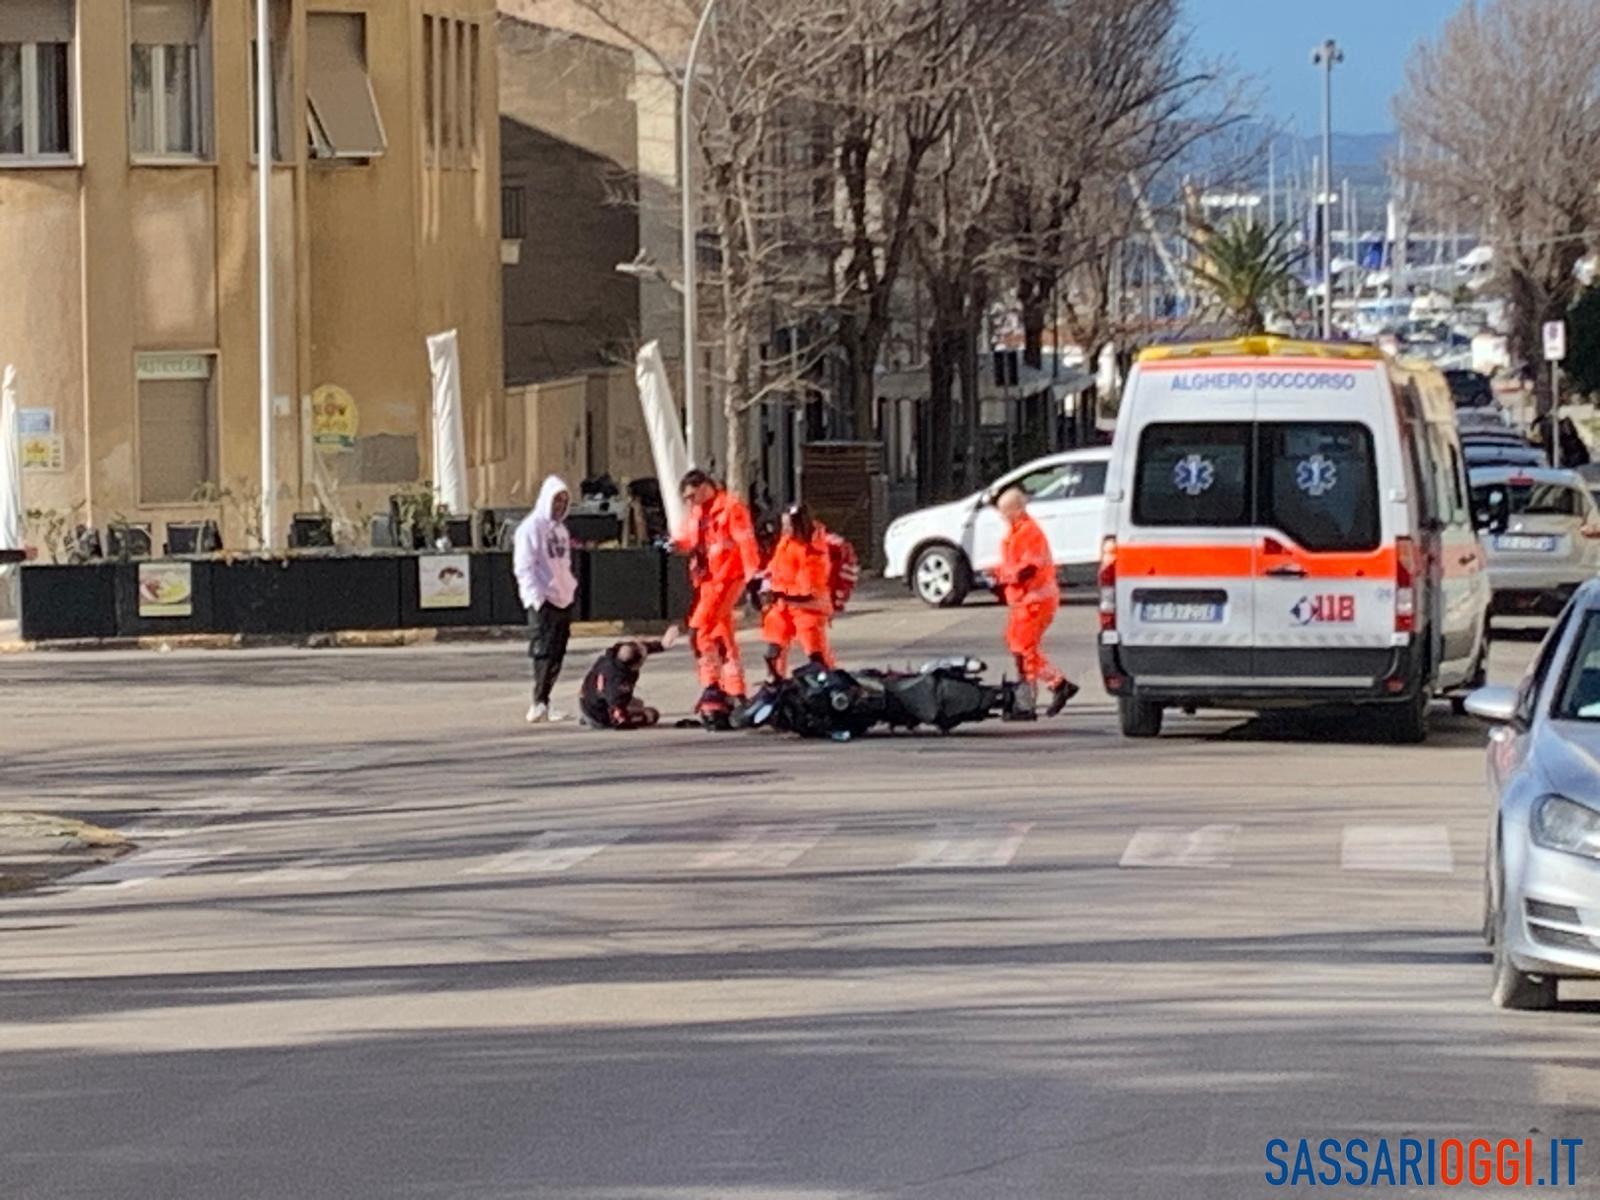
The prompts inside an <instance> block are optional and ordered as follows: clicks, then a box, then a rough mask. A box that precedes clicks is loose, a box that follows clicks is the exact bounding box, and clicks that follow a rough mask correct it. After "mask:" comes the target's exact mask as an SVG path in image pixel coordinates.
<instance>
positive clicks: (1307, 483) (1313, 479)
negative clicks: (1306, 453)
mask: <svg viewBox="0 0 1600 1200" xmlns="http://www.w3.org/2000/svg"><path fill="white" fill-rule="evenodd" d="M1294 483H1295V486H1296V487H1298V488H1299V489H1300V490H1301V491H1302V492H1304V493H1305V494H1306V495H1308V496H1310V497H1312V498H1313V499H1319V500H1320V499H1321V498H1322V497H1323V496H1326V495H1327V494H1328V493H1329V492H1331V491H1333V489H1334V488H1336V487H1338V486H1339V467H1338V464H1337V463H1335V462H1334V461H1333V460H1332V459H1329V458H1327V457H1325V456H1324V455H1321V454H1313V455H1312V456H1311V457H1310V458H1305V459H1301V460H1300V462H1299V463H1297V464H1296V465H1295V469H1294Z"/></svg>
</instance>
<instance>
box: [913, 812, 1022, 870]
mask: <svg viewBox="0 0 1600 1200" xmlns="http://www.w3.org/2000/svg"><path fill="white" fill-rule="evenodd" d="M1032 829H1033V823H1032V822H1031V821H1010V822H1005V823H998V822H995V823H980V824H953V823H949V824H942V825H937V826H935V827H934V833H933V836H932V837H930V838H928V839H927V840H926V841H925V842H923V843H922V845H921V846H919V847H918V848H917V852H916V853H915V854H913V855H912V856H911V857H910V858H908V859H906V860H904V861H903V862H901V863H900V864H899V869H900V870H905V871H920V870H929V869H937V868H942V867H973V868H977V867H1004V866H1007V865H1008V864H1009V863H1010V862H1011V860H1012V859H1013V858H1015V857H1016V856H1017V851H1018V850H1020V849H1022V843H1023V842H1024V841H1026V840H1027V837H1028V833H1029V831H1030V830H1032Z"/></svg>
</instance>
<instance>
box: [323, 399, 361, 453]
mask: <svg viewBox="0 0 1600 1200" xmlns="http://www.w3.org/2000/svg"><path fill="white" fill-rule="evenodd" d="M360 427H361V420H360V414H359V413H358V412H357V410H356V402H355V398H354V397H353V396H351V395H350V393H349V392H347V391H345V390H344V389H343V388H342V387H340V386H339V385H338V384H336V383H325V384H323V385H322V386H321V387H319V388H318V389H317V390H316V391H314V392H312V393H311V441H312V444H313V445H316V446H320V447H322V448H323V449H324V450H353V449H355V445H356V433H357V431H358V430H359V429H360Z"/></svg>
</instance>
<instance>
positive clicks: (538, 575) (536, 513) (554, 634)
mask: <svg viewBox="0 0 1600 1200" xmlns="http://www.w3.org/2000/svg"><path fill="white" fill-rule="evenodd" d="M569 505H570V496H569V495H568V492H567V485H566V484H565V483H563V482H562V481H561V480H560V479H558V478H557V477H556V476H554V475H551V476H549V477H548V478H547V479H546V480H545V481H544V485H543V486H542V487H541V488H540V489H539V502H538V503H537V504H535V505H534V506H533V511H532V512H531V513H529V514H528V515H527V516H526V517H524V518H523V521H522V524H520V525H518V526H517V534H516V552H515V554H514V555H513V558H512V561H513V564H514V566H515V568H516V572H517V590H518V592H519V593H521V596H522V605H523V607H524V608H526V609H527V610H528V655H529V657H530V658H532V659H533V707H532V708H530V709H528V724H530V725H537V724H540V723H541V722H544V721H564V720H566V714H565V713H562V712H558V711H557V710H556V709H554V708H552V707H551V706H550V694H551V693H552V692H553V691H554V690H555V686H556V679H557V678H558V677H559V676H560V674H561V663H562V661H563V660H564V659H565V658H566V656H567V639H568V637H570V636H571V633H572V614H573V612H574V611H575V609H576V603H577V599H578V579H577V576H576V575H574V574H573V573H572V537H571V535H570V534H568V532H567V526H566V516H567V508H568V507H569Z"/></svg>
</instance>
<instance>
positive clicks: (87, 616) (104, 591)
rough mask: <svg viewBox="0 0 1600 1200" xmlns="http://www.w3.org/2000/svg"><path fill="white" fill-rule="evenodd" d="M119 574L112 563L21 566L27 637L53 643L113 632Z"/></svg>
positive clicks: (106, 635)
mask: <svg viewBox="0 0 1600 1200" xmlns="http://www.w3.org/2000/svg"><path fill="white" fill-rule="evenodd" d="M115 578H116V565H115V564H113V563H82V564H67V565H62V566H51V565H43V564H40V565H28V566H25V567H23V568H22V637H23V640H25V641H29V642H54V641H67V640H71V639H76V638H109V637H115V636H116V634H117V609H116V603H117V601H116V584H115Z"/></svg>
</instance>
